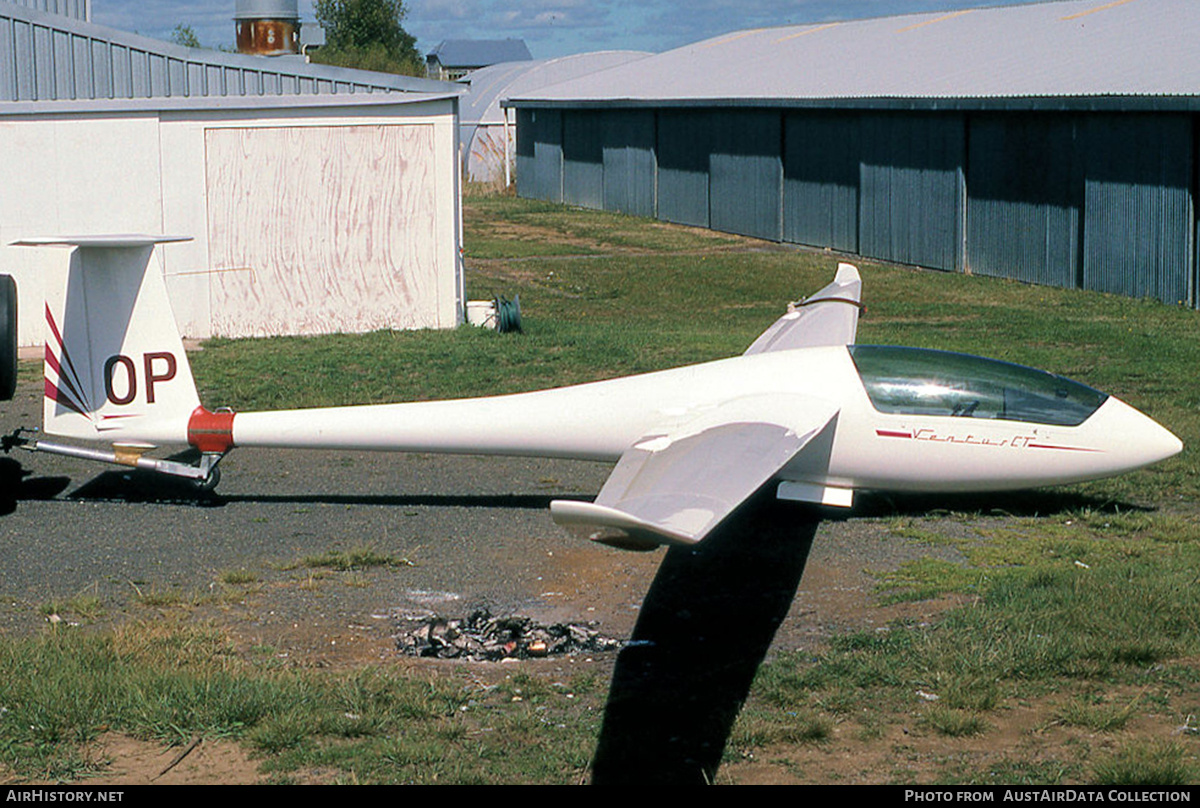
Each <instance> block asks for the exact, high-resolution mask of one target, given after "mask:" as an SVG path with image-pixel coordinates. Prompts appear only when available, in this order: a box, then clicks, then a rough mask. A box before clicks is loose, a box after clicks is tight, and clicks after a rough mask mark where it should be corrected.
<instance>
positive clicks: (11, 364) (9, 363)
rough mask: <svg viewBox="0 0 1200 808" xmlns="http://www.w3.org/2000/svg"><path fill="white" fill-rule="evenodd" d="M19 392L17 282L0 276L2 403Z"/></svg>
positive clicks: (0, 372)
mask: <svg viewBox="0 0 1200 808" xmlns="http://www.w3.org/2000/svg"><path fill="white" fill-rule="evenodd" d="M16 391H17V282H16V281H14V280H13V279H12V277H11V276H9V275H0V401H7V400H8V399H10V398H12V397H13V395H14V394H15V393H16Z"/></svg>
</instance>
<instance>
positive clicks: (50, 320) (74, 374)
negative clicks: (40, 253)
mask: <svg viewBox="0 0 1200 808" xmlns="http://www.w3.org/2000/svg"><path fill="white" fill-rule="evenodd" d="M46 323H47V324H48V325H49V326H50V331H51V333H53V334H54V339H55V340H57V341H58V347H59V350H60V351H62V361H63V362H65V363H66V365H67V370H69V371H70V374H69V375H68V374H66V373H63V372H62V368H61V367H60V365H59V362H58V358H57V357H55V356H54V354H53V353H52V352H51V350H50V343H48V342H47V343H46V363H47V364H49V365H50V366H51V367H52V368H54V372H55V373H57V374H58V377H59V381H60V382H62V384H63V387H65V388H67V389H68V390H70V391H71V392H72V393H73V394H74V395H75V397H76V398H78V399H79V400H80V401H86V400H87V399H86V397H85V396H82V395H80V394H79V392H78V391H79V390H82V389H83V384H82V383H81V382H80V376H79V371H77V370H75V364H74V363H73V362H72V361H71V355H70V354H68V353H67V345H66V343H65V342H63V338H62V334H61V333H59V330H58V323H56V322H54V314H53V313H52V312H51V311H50V304H49V303H47V304H46ZM52 360H53V361H52ZM79 414H80V415H87V413H86V412H84V411H83V410H79Z"/></svg>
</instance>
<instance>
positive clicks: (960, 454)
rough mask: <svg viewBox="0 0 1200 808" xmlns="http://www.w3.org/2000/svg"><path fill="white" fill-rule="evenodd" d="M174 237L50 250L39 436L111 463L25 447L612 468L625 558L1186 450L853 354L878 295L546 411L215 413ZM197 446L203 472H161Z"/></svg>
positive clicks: (913, 363) (1043, 388) (611, 488)
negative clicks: (780, 504) (166, 263)
mask: <svg viewBox="0 0 1200 808" xmlns="http://www.w3.org/2000/svg"><path fill="white" fill-rule="evenodd" d="M176 240H180V239H177V238H172V237H162V236H106V237H79V238H47V239H36V240H32V241H27V242H21V243H24V244H31V245H52V244H53V245H63V246H68V247H72V248H74V252H73V253H71V255H70V260H69V262H68V261H64V264H67V266H65V267H64V271H65V273H66V277H65V278H64V279H63V281H62V282H60V283H53V282H52V283H49V284H47V289H48V290H49V291H48V293H47V306H46V358H45V402H44V403H45V410H44V430H45V432H46V433H49V434H52V435H62V436H67V437H70V438H76V439H83V440H87V441H95V442H103V443H107V444H111V445H112V446H113V448H112V449H111V450H108V449H90V448H85V447H79V446H74V445H66V444H58V443H49V442H47V441H36V442H35V441H29V440H26V441H23V442H24V443H25V445H26V448H29V449H33V450H40V451H50V452H56V453H60V454H71V455H74V456H79V457H88V458H92V459H100V460H106V461H109V462H116V463H122V464H125V465H130V466H136V467H140V468H147V469H151V470H154V471H158V472H162V473H167V474H174V475H178V476H182V477H188V478H192V479H193V480H196V481H197V483H198V484H199V485H205V484H214V483H215V478H216V471H217V462H218V461H219V460H220V459H221V458H222V457H223V456H224V455H225V453H226V452H228V451H229V450H230V449H232V448H234V447H235V446H236V447H255V446H259V447H275V448H284V447H295V448H326V449H370V450H382V451H398V452H448V453H463V454H486V455H525V456H541V457H556V458H578V459H587V460H603V461H610V462H615V463H616V466H615V468H614V469H613V471H612V474H611V476H610V477H609V478H608V480H607V482H606V483H605V484H604V486H603V488H602V489H601V491H600V493H599V496H597V497H596V500H595V502H576V501H568V500H558V501H555V502H552V503H551V505H550V511H551V514H552V516H553V518H554V520H555V521H556V522H558V523H559V524H561V525H566V526H570V527H574V528H583V529H584V530H585V531H586V532H587V533H588V534H589V535H590V537H591V538H593V539H596V540H600V541H606V542H609V543H613V544H617V545H618V546H630V547H638V546H641V547H645V546H653V545H658V544H668V545H673V544H691V543H694V542H698V541H700V540H702V539H703V538H704V537H705V536H706V535H708V534H709V533H710V532H711V531H712V530H713V529H714V528H715V527H716V526H717V525H718V524H720V523H721V521H722V520H724V519H725V518H726V517H727V516H729V514H730V513H732V512H733V511H734V510H735V509H736V508H737V507H738V506H739V505H740V504H741V503H743V502H744V501H745V500H746V499H747V498H749V497H750V496H751V495H752V494H754V493H755V492H756V491H758V490H759V489H760V488H762V487H763V486H765V485H772V486H774V490H775V492H776V495H777V496H778V497H779V498H780V499H785V500H795V501H800V502H809V503H819V504H823V505H833V506H845V507H848V506H850V505H851V503H852V499H853V493H854V491H856V490H861V489H878V490H890V491H912V492H966V491H992V490H1002V489H1019V488H1028V487H1033V486H1043V485H1055V484H1060V483H1070V482H1077V481H1081V480H1090V479H1095V478H1099V477H1107V476H1110V475H1114V474H1120V473H1122V472H1125V471H1130V470H1132V469H1136V468H1140V467H1142V466H1146V465H1148V464H1151V463H1154V462H1156V461H1159V460H1162V459H1164V458H1168V457H1171V456H1172V455H1174V454H1176V453H1178V452H1179V451H1180V450H1181V449H1182V448H1183V447H1182V444H1181V443H1180V441H1179V440H1178V439H1177V438H1176V437H1175V436H1174V435H1172V434H1171V433H1170V432H1168V431H1167V430H1166V429H1164V428H1163V427H1161V426H1159V425H1158V424H1157V423H1155V422H1154V421H1152V420H1151V419H1150V418H1148V417H1146V416H1145V415H1143V414H1141V413H1140V412H1138V411H1137V410H1135V409H1133V408H1132V407H1130V406H1128V405H1127V404H1124V403H1122V402H1121V401H1119V400H1117V399H1116V398H1114V397H1112V396H1108V395H1105V394H1103V393H1101V392H1098V391H1096V390H1093V389H1091V388H1090V387H1087V386H1085V385H1083V384H1080V383H1078V382H1074V381H1071V380H1069V379H1065V378H1062V377H1060V376H1054V375H1051V374H1049V373H1045V372H1042V371H1039V370H1033V369H1031V368H1026V367H1021V366H1018V365H1012V364H1008V363H1005V362H998V361H994V360H990V359H983V358H980V357H975V356H967V355H963V354H956V353H947V352H942V351H930V350H923V349H915V348H901V347H885V346H872V345H856V344H854V343H855V333H856V330H857V326H858V315H859V308H860V289H861V281H860V279H859V275H858V271H857V270H856V269H855V268H854V267H853V266H851V265H849V264H841V265H840V266H839V267H838V270H837V276H836V277H835V278H834V280H833V282H832V283H830V284H829V285H828V286H826V287H825V288H823V289H821V290H820V291H819V292H817V293H816V294H814V295H812V296H811V297H809V298H808V299H806V300H804V301H802V302H800V303H796V304H791V305H789V306H788V310H787V313H786V314H784V315H783V316H782V317H781V318H780V319H779V320H778V321H776V322H775V323H774V324H773V325H772V326H771V327H770V328H768V329H767V330H766V331H765V332H764V333H763V334H762V335H761V336H760V337H759V338H758V339H757V340H755V342H754V343H753V344H752V345H751V346H750V347H749V349H748V350H747V351H746V352H745V353H744V354H743V355H741V356H738V357H734V358H730V359H723V360H719V361H715V362H707V363H704V364H699V365H691V366H687V367H681V368H676V369H673V370H665V371H660V372H656V373H648V374H644V375H638V376H631V377H626V378H619V379H612V380H609V381H600V382H593V383H590V384H582V385H577V386H572V387H564V388H558V389H552V390H544V391H540V392H532V393H520V394H515V395H504V396H494V397H487V398H473V399H461V400H453V401H434V402H415V403H403V404H383V405H372V406H359V407H334V408H324V409H307V410H288V411H278V412H246V413H237V414H234V413H232V412H227V411H216V412H210V411H209V410H206V409H204V408H203V407H202V406H201V405H200V401H199V398H198V397H197V394H196V388H195V384H194V383H193V381H192V375H191V371H190V369H189V367H188V360H187V356H186V355H185V354H184V350H183V345H182V343H181V340H180V337H179V333H178V331H177V329H176V326H175V323H174V320H173V317H172V315H171V313H170V307H169V303H168V300H167V295H166V289H165V284H164V282H163V278H162V273H161V272H160V271H159V270H158V268H157V267H154V268H152V269H151V268H150V267H151V257H152V253H153V250H154V246H155V244H156V243H161V242H167V241H176ZM184 444H190V445H191V446H193V447H195V448H196V449H198V450H199V451H200V453H201V458H202V459H201V460H200V462H199V464H198V465H190V464H185V463H181V462H177V461H172V460H159V459H155V458H152V457H149V456H148V455H147V450H148V449H150V448H152V447H155V446H172V445H184Z"/></svg>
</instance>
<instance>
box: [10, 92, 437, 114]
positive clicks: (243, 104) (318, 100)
mask: <svg viewBox="0 0 1200 808" xmlns="http://www.w3.org/2000/svg"><path fill="white" fill-rule="evenodd" d="M450 98H457V94H455V93H443V94H441V95H439V94H437V93H371V94H369V95H368V94H364V93H355V94H353V95H350V94H347V93H341V94H339V95H275V96H249V95H244V96H196V97H194V98H183V97H173V98H162V97H160V98H111V99H109V98H105V99H82V100H66V101H13V102H10V103H4V104H0V118H3V117H7V116H16V115H71V114H79V113H87V114H105V113H110V112H188V111H200V110H206V109H221V110H234V109H252V110H255V111H259V112H262V111H270V110H287V109H295V108H297V107H304V108H305V109H328V110H330V111H334V110H337V109H343V108H347V107H354V108H355V109H358V110H362V109H370V108H373V107H386V106H397V105H401V104H420V103H425V102H429V101H438V100H445V99H450Z"/></svg>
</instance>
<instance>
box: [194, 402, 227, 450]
mask: <svg viewBox="0 0 1200 808" xmlns="http://www.w3.org/2000/svg"><path fill="white" fill-rule="evenodd" d="M188 443H190V444H191V445H192V446H195V447H196V448H197V449H199V450H200V451H202V452H222V453H223V452H227V451H229V450H230V449H232V448H233V413H232V412H209V411H208V410H206V409H204V408H203V407H197V408H196V409H195V411H194V412H193V413H192V417H191V418H189V419H188Z"/></svg>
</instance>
